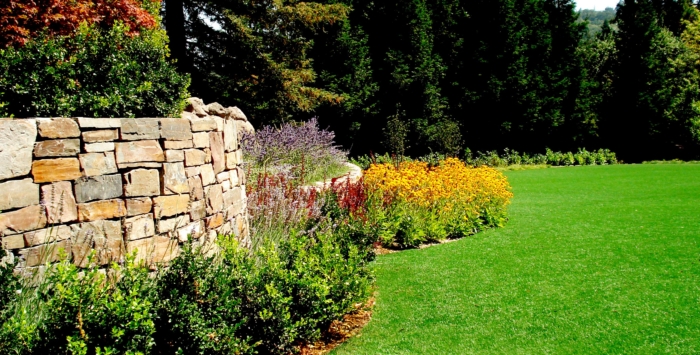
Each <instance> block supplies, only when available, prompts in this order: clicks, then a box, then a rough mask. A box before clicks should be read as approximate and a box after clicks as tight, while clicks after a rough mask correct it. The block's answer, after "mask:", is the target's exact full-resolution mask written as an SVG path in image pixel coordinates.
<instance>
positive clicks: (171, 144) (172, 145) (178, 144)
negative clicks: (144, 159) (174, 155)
mask: <svg viewBox="0 0 700 355" xmlns="http://www.w3.org/2000/svg"><path fill="white" fill-rule="evenodd" d="M163 145H164V146H165V149H187V148H192V147H194V144H193V143H192V140H191V139H190V140H186V141H165V142H163Z"/></svg>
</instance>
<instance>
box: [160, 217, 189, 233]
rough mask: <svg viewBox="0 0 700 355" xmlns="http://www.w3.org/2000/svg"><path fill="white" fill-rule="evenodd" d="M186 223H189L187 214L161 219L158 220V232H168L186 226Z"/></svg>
mask: <svg viewBox="0 0 700 355" xmlns="http://www.w3.org/2000/svg"><path fill="white" fill-rule="evenodd" d="M188 223H190V217H189V216H188V215H184V216H177V217H173V218H165V219H161V220H158V233H159V234H164V233H170V232H172V231H174V230H176V229H178V228H181V227H183V226H186V225H187V224H188Z"/></svg>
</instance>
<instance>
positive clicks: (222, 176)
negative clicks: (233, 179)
mask: <svg viewBox="0 0 700 355" xmlns="http://www.w3.org/2000/svg"><path fill="white" fill-rule="evenodd" d="M228 179H229V173H228V171H224V172H221V173H218V174H216V182H218V183H219V184H220V183H222V182H224V181H228Z"/></svg>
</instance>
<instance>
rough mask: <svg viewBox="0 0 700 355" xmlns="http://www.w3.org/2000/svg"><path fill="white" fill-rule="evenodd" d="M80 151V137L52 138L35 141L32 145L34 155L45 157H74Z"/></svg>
mask: <svg viewBox="0 0 700 355" xmlns="http://www.w3.org/2000/svg"><path fill="white" fill-rule="evenodd" d="M78 153H80V139H52V140H48V141H41V142H37V143H36V145H35V146H34V156H35V157H37V158H47V157H74V156H77V155H78Z"/></svg>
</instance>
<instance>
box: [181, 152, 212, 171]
mask: <svg viewBox="0 0 700 355" xmlns="http://www.w3.org/2000/svg"><path fill="white" fill-rule="evenodd" d="M206 159H207V154H206V153H205V152H204V151H202V150H200V149H186V150H185V165H186V166H188V167H189V166H198V165H204V164H205V162H206Z"/></svg>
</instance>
